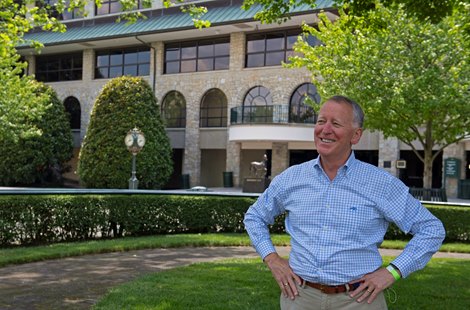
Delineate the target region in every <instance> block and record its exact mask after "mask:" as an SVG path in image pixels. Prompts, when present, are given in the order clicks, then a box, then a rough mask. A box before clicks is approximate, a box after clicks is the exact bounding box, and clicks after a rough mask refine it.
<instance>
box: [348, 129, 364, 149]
mask: <svg viewBox="0 0 470 310" xmlns="http://www.w3.org/2000/svg"><path fill="white" fill-rule="evenodd" d="M361 137H362V128H356V129H354V135H353V137H352V138H351V144H352V145H354V144H357V143H358V142H359V140H360V139H361Z"/></svg>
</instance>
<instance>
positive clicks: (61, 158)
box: [0, 77, 73, 185]
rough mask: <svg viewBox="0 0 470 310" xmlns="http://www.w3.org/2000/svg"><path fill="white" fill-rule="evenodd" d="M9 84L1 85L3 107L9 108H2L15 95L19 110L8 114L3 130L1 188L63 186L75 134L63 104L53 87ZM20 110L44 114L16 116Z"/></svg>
mask: <svg viewBox="0 0 470 310" xmlns="http://www.w3.org/2000/svg"><path fill="white" fill-rule="evenodd" d="M6 82H7V83H9V84H8V85H4V84H0V93H2V96H1V97H0V101H1V106H2V107H3V108H4V107H5V106H8V105H9V104H6V105H5V106H4V105H3V103H5V100H8V99H10V98H12V97H13V96H14V95H16V96H17V98H16V100H15V103H14V104H18V105H19V108H18V109H17V110H16V111H7V112H8V124H7V125H8V126H7V127H6V128H3V130H4V131H5V135H4V136H3V137H2V140H1V143H0V175H1V177H0V184H2V185H31V184H43V183H45V182H53V183H60V182H61V180H62V179H61V173H62V172H63V171H64V170H65V168H66V167H65V164H66V162H67V161H68V160H70V158H72V148H73V144H72V143H73V140H72V132H71V130H70V124H69V120H68V118H67V115H66V112H65V108H64V106H63V104H62V102H61V101H60V100H59V99H58V97H57V94H56V93H55V91H54V90H53V89H52V88H51V87H49V86H46V85H44V84H42V83H39V82H36V81H34V80H31V79H30V80H27V79H20V78H18V77H17V78H16V79H13V80H6ZM14 83H18V84H16V85H14ZM24 89H28V91H27V92H25V91H23V90H24ZM8 91H12V92H13V93H8ZM21 110H24V111H41V112H40V113H39V112H38V113H32V114H31V115H30V114H27V113H16V112H17V111H21ZM9 133H11V134H9Z"/></svg>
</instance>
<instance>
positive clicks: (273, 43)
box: [266, 33, 284, 51]
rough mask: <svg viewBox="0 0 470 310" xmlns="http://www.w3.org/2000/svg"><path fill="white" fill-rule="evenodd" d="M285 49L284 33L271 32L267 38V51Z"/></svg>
mask: <svg viewBox="0 0 470 310" xmlns="http://www.w3.org/2000/svg"><path fill="white" fill-rule="evenodd" d="M283 49H284V34H282V33H281V34H270V35H267V38H266V50H267V51H279V50H283Z"/></svg>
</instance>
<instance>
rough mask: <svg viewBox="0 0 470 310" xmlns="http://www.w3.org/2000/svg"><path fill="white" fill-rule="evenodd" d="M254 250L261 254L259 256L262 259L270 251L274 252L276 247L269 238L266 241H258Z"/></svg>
mask: <svg viewBox="0 0 470 310" xmlns="http://www.w3.org/2000/svg"><path fill="white" fill-rule="evenodd" d="M256 252H258V254H259V255H260V256H261V258H262V259H263V260H264V258H265V257H266V256H268V255H269V254H271V253H275V252H276V248H274V245H273V243H272V242H271V240H268V241H263V242H260V243H258V244H257V245H256Z"/></svg>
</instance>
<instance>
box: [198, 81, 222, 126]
mask: <svg viewBox="0 0 470 310" xmlns="http://www.w3.org/2000/svg"><path fill="white" fill-rule="evenodd" d="M199 127H227V97H226V96H225V94H224V93H223V92H222V91H221V90H219V89H216V88H213V89H210V90H208V91H207V92H206V93H205V94H204V97H203V98H202V101H201V113H200V119H199Z"/></svg>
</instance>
